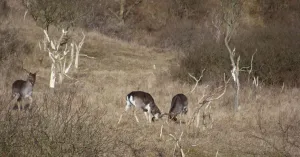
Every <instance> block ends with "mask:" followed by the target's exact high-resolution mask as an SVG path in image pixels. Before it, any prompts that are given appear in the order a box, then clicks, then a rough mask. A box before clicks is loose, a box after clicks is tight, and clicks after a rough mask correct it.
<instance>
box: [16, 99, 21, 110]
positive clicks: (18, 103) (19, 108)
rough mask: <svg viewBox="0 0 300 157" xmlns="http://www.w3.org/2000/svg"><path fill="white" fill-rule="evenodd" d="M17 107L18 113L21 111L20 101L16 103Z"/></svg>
mask: <svg viewBox="0 0 300 157" xmlns="http://www.w3.org/2000/svg"><path fill="white" fill-rule="evenodd" d="M17 105H18V111H21V107H22V100H20V101H17Z"/></svg>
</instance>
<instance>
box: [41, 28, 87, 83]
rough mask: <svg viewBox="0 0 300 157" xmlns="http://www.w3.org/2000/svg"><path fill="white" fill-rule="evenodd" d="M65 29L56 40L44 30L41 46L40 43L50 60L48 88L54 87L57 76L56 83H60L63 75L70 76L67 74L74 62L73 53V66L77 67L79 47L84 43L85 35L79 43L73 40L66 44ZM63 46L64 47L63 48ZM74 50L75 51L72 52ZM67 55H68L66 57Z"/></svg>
mask: <svg viewBox="0 0 300 157" xmlns="http://www.w3.org/2000/svg"><path fill="white" fill-rule="evenodd" d="M67 33H68V32H67V31H65V30H64V29H63V30H62V34H61V36H60V38H59V39H58V40H55V39H52V40H51V39H50V38H49V35H48V32H47V31H46V30H44V37H45V38H44V40H43V48H42V47H41V45H40V49H41V50H42V51H45V52H48V55H49V58H50V59H51V61H52V64H51V74H50V83H49V86H50V88H54V87H55V83H56V78H57V77H58V83H59V84H61V83H62V82H63V79H64V77H65V76H67V77H69V78H71V77H70V76H68V75H67V73H69V72H70V69H71V67H72V65H73V62H74V54H75V68H76V69H77V68H78V60H79V55H80V53H79V52H80V50H81V47H82V45H83V43H84V39H85V35H84V33H82V34H83V38H82V40H81V42H80V43H79V44H76V43H75V42H74V41H73V42H72V43H71V44H70V46H68V45H69V44H68V43H67V42H68V37H67ZM63 47H64V48H63ZM74 50H75V52H74ZM68 55H69V57H67V56H68Z"/></svg>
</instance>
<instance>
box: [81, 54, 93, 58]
mask: <svg viewBox="0 0 300 157" xmlns="http://www.w3.org/2000/svg"><path fill="white" fill-rule="evenodd" d="M79 56H82V57H87V58H90V59H96V58H95V57H92V56H88V55H86V54H79Z"/></svg>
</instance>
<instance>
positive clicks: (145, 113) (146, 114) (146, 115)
mask: <svg viewBox="0 0 300 157" xmlns="http://www.w3.org/2000/svg"><path fill="white" fill-rule="evenodd" d="M144 115H145V117H146V120H147V121H148V112H144Z"/></svg>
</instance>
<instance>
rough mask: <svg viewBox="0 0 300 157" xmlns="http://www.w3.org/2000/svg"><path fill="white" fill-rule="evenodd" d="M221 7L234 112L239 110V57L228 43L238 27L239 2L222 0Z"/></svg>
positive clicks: (237, 0) (236, 0)
mask: <svg viewBox="0 0 300 157" xmlns="http://www.w3.org/2000/svg"><path fill="white" fill-rule="evenodd" d="M223 5H225V6H224V9H225V10H226V11H225V22H226V35H225V39H224V42H225V46H226V48H227V50H228V53H229V57H230V61H231V66H232V69H231V75H232V77H233V81H234V87H235V98H234V99H235V100H234V109H235V111H237V110H238V108H239V94H240V80H239V71H240V69H239V63H240V56H238V57H237V58H236V56H235V48H233V49H232V48H231V47H230V45H229V44H230V41H231V38H232V35H233V33H234V32H235V30H236V27H237V26H238V22H237V20H238V17H239V15H240V2H239V0H224V1H223Z"/></svg>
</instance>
